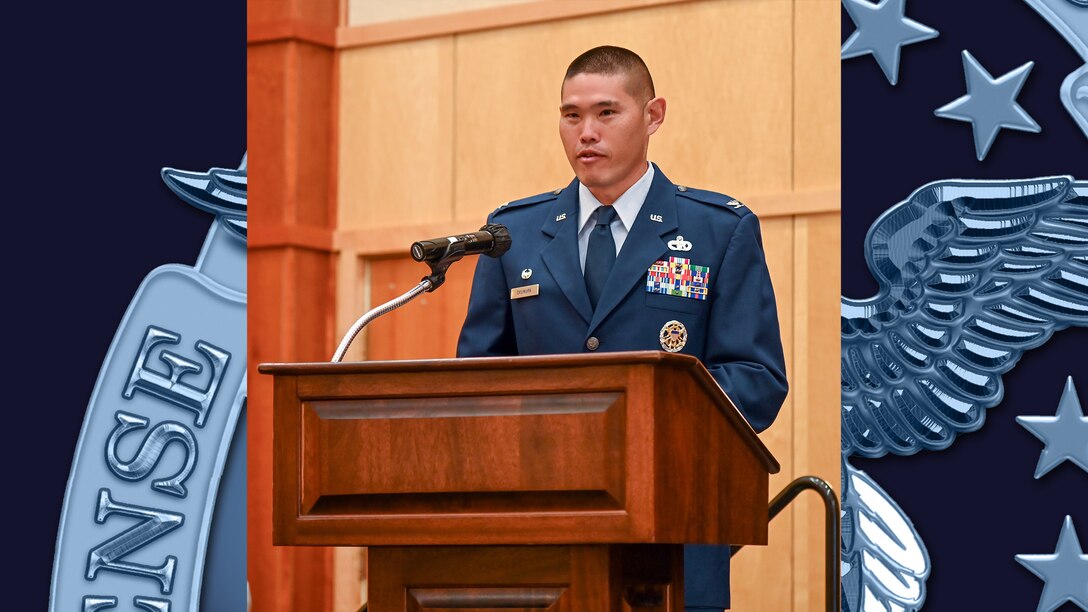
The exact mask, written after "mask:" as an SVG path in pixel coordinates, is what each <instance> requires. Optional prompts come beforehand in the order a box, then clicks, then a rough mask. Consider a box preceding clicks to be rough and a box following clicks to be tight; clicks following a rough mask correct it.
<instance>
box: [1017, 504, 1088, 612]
mask: <svg viewBox="0 0 1088 612" xmlns="http://www.w3.org/2000/svg"><path fill="white" fill-rule="evenodd" d="M1016 562H1017V563H1019V564H1020V565H1023V566H1024V567H1026V568H1028V569H1029V570H1031V573H1033V574H1035V575H1036V576H1038V577H1039V578H1042V580H1043V582H1045V583H1046V586H1044V587H1043V595H1042V597H1040V598H1039V607H1038V608H1037V609H1036V611H1037V612H1051V610H1057V609H1058V608H1059V607H1060V606H1061V605H1062V604H1063V603H1065V602H1067V601H1070V602H1073V603H1075V604H1077V605H1078V606H1080V607H1082V608H1084V609H1085V610H1088V578H1086V577H1088V555H1086V554H1084V552H1083V549H1081V547H1080V540H1078V539H1077V530H1076V529H1075V528H1074V527H1073V517H1071V516H1069V515H1066V517H1065V522H1064V523H1062V531H1061V533H1060V534H1058V547H1057V548H1055V549H1054V554H1052V555H1016Z"/></svg>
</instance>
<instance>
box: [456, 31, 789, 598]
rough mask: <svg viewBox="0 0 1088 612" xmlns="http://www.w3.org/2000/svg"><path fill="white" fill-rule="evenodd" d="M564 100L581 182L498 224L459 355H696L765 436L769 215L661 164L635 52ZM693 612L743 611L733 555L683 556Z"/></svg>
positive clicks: (652, 98)
mask: <svg viewBox="0 0 1088 612" xmlns="http://www.w3.org/2000/svg"><path fill="white" fill-rule="evenodd" d="M561 98H562V101H561V106H560V111H559V112H560V117H559V135H560V137H561V139H562V141H563V148H564V150H565V152H566V154H567V159H568V160H569V161H570V165H571V168H573V170H574V174H575V175H576V177H577V178H576V179H575V180H574V181H572V182H571V183H570V185H568V186H567V187H564V188H562V189H556V190H555V191H552V192H549V193H544V194H541V195H537V196H533V197H531V198H525V199H523V200H517V201H514V202H510V203H508V204H506V205H504V206H502V207H500V208H499V209H498V210H496V211H495V212H493V213H492V214H491V215H490V216H489V218H488V222H489V223H491V222H494V223H501V224H504V225H506V226H507V227H508V228H509V230H510V235H511V237H512V239H513V244H512V246H511V248H510V250H509V251H508V252H507V253H506V254H505V255H503V256H502V257H500V258H498V259H494V258H490V257H482V258H480V260H479V262H478V264H477V267H476V275H475V278H474V279H473V284H472V294H471V298H470V301H469V307H468V315H467V317H466V319H465V324H464V327H463V328H462V329H461V337H460V340H459V341H458V345H457V355H458V356H459V357H484V356H498V355H541V354H555V353H582V352H594V351H635V350H647V349H664V350H666V351H669V352H680V353H686V354H689V355H694V356H695V357H697V358H699V359H700V360H701V361H702V362H703V364H704V365H705V366H706V368H707V369H708V370H709V371H710V373H711V374H712V375H713V376H714V379H715V380H717V381H718V384H719V385H721V387H722V389H724V390H725V392H726V393H727V394H728V395H729V397H730V398H731V399H732V400H733V403H734V404H735V405H736V406H737V408H739V409H740V411H741V413H742V414H744V416H745V418H747V419H748V422H749V423H751V424H752V427H754V428H755V429H756V430H757V431H762V430H763V429H766V428H767V427H768V426H769V425H770V424H771V422H772V421H774V418H775V416H776V415H777V414H778V410H779V408H780V407H781V405H782V401H783V399H785V396H786V389H787V384H786V375H785V363H784V359H783V356H782V343H781V338H780V336H779V331H778V315H777V312H776V309H775V301H774V292H773V290H772V288H771V281H770V277H769V275H768V273H767V264H766V261H765V259H764V255H763V247H762V243H761V238H760V233H759V224H758V221H757V219H756V217H755V215H754V214H752V213H751V211H749V210H748V209H747V208H746V207H745V206H744V205H743V204H741V203H739V202H737V201H736V200H734V199H732V198H730V197H728V196H725V195H722V194H719V193H714V192H711V191H703V190H700V189H692V188H688V187H684V186H678V185H674V184H673V183H671V182H670V181H669V179H667V178H665V175H664V173H663V172H661V169H660V168H658V167H657V166H656V165H654V164H651V163H649V162H648V161H647V150H648V147H649V141H650V136H651V135H652V134H653V133H654V132H656V131H657V129H658V128H659V127H660V126H661V124H662V123H663V122H664V120H665V100H664V99H663V98H660V97H657V96H656V94H655V92H654V87H653V80H652V79H651V77H650V73H649V70H648V69H647V68H646V65H645V63H643V61H642V59H641V58H639V56H638V55H636V54H635V53H633V52H631V51H628V50H627V49H622V48H619V47H598V48H595V49H591V50H589V51H587V52H585V53H583V54H582V55H580V56H578V57H577V58H576V59H575V60H574V61H573V62H572V63H571V65H570V67H569V68H568V69H567V73H566V76H565V77H564V80H563V85H562V89H561ZM684 600H685V606H686V607H687V609H689V610H691V609H696V610H722V609H723V608H728V607H729V550H728V548H727V547H718V546H690V545H689V546H685V547H684Z"/></svg>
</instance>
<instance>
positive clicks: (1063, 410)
mask: <svg viewBox="0 0 1088 612" xmlns="http://www.w3.org/2000/svg"><path fill="white" fill-rule="evenodd" d="M1016 422H1017V423H1019V424H1020V425H1021V426H1022V427H1024V428H1025V429H1027V430H1028V431H1030V432H1031V434H1032V435H1033V436H1035V437H1036V438H1039V439H1040V440H1042V441H1043V443H1045V444H1046V448H1044V449H1043V452H1042V454H1041V455H1039V463H1038V465H1036V466H1035V478H1036V479H1038V478H1040V477H1041V476H1042V475H1043V474H1046V473H1047V472H1049V471H1050V470H1052V469H1054V468H1055V467H1057V466H1058V465H1059V464H1060V463H1061V462H1062V461H1065V460H1067V459H1068V460H1069V461H1072V462H1073V463H1075V464H1077V465H1079V466H1080V468H1081V469H1082V470H1084V471H1085V472H1088V417H1085V416H1084V411H1083V410H1082V409H1081V407H1080V399H1079V398H1078V397H1077V390H1076V388H1075V387H1074V386H1073V377H1072V376H1070V377H1068V378H1067V379H1066V380H1065V390H1064V391H1062V398H1061V399H1060V400H1058V413H1057V414H1056V415H1054V416H1052V417H1046V416H1018V417H1016Z"/></svg>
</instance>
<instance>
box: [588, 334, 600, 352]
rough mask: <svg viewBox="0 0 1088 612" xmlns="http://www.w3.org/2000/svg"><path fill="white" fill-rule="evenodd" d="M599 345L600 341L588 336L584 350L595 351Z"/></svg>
mask: <svg viewBox="0 0 1088 612" xmlns="http://www.w3.org/2000/svg"><path fill="white" fill-rule="evenodd" d="M600 345H601V341H600V340H598V339H597V337H596V336H590V337H589V340H586V348H587V349H589V350H591V351H595V350H597V347H598V346H600Z"/></svg>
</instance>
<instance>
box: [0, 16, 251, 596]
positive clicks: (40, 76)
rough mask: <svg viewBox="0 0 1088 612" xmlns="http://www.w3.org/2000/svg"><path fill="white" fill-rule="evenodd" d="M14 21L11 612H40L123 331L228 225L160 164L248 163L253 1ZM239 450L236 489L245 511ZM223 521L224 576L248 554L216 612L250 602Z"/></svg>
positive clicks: (9, 222) (240, 546)
mask: <svg viewBox="0 0 1088 612" xmlns="http://www.w3.org/2000/svg"><path fill="white" fill-rule="evenodd" d="M4 20H5V23H6V24H7V25H8V27H7V28H5V36H4V42H3V44H4V47H5V49H4V53H3V57H4V60H3V61H4V66H3V73H4V75H5V82H4V91H5V93H4V95H3V97H2V104H3V107H4V109H3V117H4V130H3V138H2V142H3V148H4V158H5V159H6V160H7V161H6V162H5V167H4V173H3V174H4V179H3V192H2V193H3V204H4V206H3V208H4V213H5V216H6V218H5V220H4V225H3V227H4V229H5V232H4V235H5V241H4V259H5V261H6V266H5V277H6V278H5V280H6V283H5V284H6V287H5V290H4V292H3V293H4V295H5V296H6V299H5V302H6V304H5V305H6V306H7V307H6V308H5V312H6V313H7V314H8V316H9V318H8V320H7V325H6V328H7V333H6V334H5V336H6V340H7V342H6V344H7V346H6V351H7V355H8V356H7V357H6V358H5V364H6V365H8V366H11V367H13V372H12V373H11V374H9V375H8V376H6V377H5V387H6V391H7V397H6V400H7V409H6V410H5V414H6V416H5V423H4V428H5V432H6V436H5V442H6V444H7V446H8V451H7V452H6V453H5V460H6V462H7V463H8V466H7V469H6V470H5V490H6V491H7V492H8V494H9V500H15V499H18V500H20V501H19V503H18V504H14V503H9V504H5V505H6V506H7V508H6V509H5V526H6V527H7V528H6V530H5V531H6V535H5V541H6V546H7V548H8V550H10V551H17V553H16V555H15V557H14V558H13V559H12V560H13V561H14V562H15V563H16V564H17V565H18V570H17V573H16V575H15V576H16V577H17V579H14V578H15V577H12V576H9V578H8V579H7V580H5V584H6V585H7V586H6V587H5V588H4V599H5V603H4V607H5V608H6V609H13V610H16V609H22V610H40V609H45V606H46V603H47V601H48V597H49V584H50V577H51V573H52V565H53V553H54V543H55V540H56V534H57V526H58V522H59V519H60V510H61V504H62V502H63V498H64V490H65V484H66V482H67V480H68V472H69V468H70V466H71V461H72V456H73V452H74V450H75V445H76V439H77V437H78V435H79V430H80V426H81V424H82V420H83V416H84V412H85V410H86V408H87V402H88V400H89V398H90V395H91V391H92V388H93V386H94V382H95V379H96V377H97V376H98V370H99V366H100V365H101V363H102V360H103V359H104V357H105V355H106V350H107V349H108V347H109V344H110V341H111V340H112V338H113V334H114V331H115V330H116V329H117V326H118V324H119V323H120V321H121V317H122V315H123V314H124V312H125V309H126V308H127V306H128V304H129V301H130V300H131V298H132V296H133V294H134V293H135V291H136V288H137V286H138V285H139V284H140V282H141V280H143V278H144V276H145V275H147V273H148V272H150V271H151V270H152V269H154V268H155V267H156V266H159V265H161V264H165V263H182V264H189V265H191V264H193V263H194V262H195V261H196V257H197V254H198V253H199V250H200V246H201V244H202V242H203V240H204V236H205V234H206V233H207V231H208V228H209V226H210V224H211V222H212V217H211V216H209V215H208V214H206V213H203V212H200V211H198V210H196V209H194V208H192V207H190V206H188V205H187V204H185V203H184V202H182V201H181V200H179V199H178V198H177V197H176V196H174V195H173V194H172V193H171V192H170V191H169V190H168V189H167V188H166V187H165V186H164V185H163V183H162V181H161V179H160V178H159V169H160V168H161V167H163V166H173V167H176V168H183V169H188V170H205V169H207V168H209V167H211V166H226V167H235V166H237V164H238V162H239V161H240V159H241V156H242V154H243V153H244V152H245V147H246V107H245V101H246V98H245V86H246V72H245V61H246V57H245V51H246V43H245V5H244V3H222V2H210V1H208V0H196V1H195V2H187V3H185V4H184V6H182V5H178V4H170V3H154V2H152V3H124V4H123V5H114V4H110V3H83V4H79V3H69V4H63V5H58V4H56V3H37V4H36V3H17V4H13V5H11V6H8V7H7V8H6V9H5V19H4ZM242 440H244V436H243V437H242ZM236 450H238V449H237V448H235V449H232V451H231V457H232V460H233V458H235V457H238V458H239V460H238V461H235V463H237V464H238V465H233V466H231V467H229V468H228V474H227V475H226V476H225V477H224V486H223V487H222V488H221V493H220V495H221V500H225V501H224V503H228V504H229V505H231V506H233V507H234V508H235V509H236V510H235V512H238V509H242V510H243V511H244V506H245V488H244V487H245V468H244V465H245V464H244V447H242V449H241V452H240V453H239V452H235V451H236ZM12 451H15V452H12ZM239 475H240V477H239ZM227 489H229V492H228V491H227ZM239 496H240V497H239ZM241 521H242V522H240V523H238V524H240V525H243V526H244V515H243V516H242V517H241ZM221 528H222V526H220V525H216V526H215V527H213V529H215V533H216V535H215V536H214V537H216V538H219V540H217V541H216V542H215V543H214V544H213V545H212V547H211V549H210V551H209V555H210V558H209V566H211V565H213V564H215V563H217V562H216V560H215V558H216V555H217V554H219V553H221V552H222V549H224V548H230V549H232V550H233V553H232V554H233V556H234V558H235V559H236V561H235V562H233V563H230V564H224V563H223V562H222V561H220V562H219V563H220V566H221V567H220V570H219V571H216V572H215V574H216V575H217V579H208V584H207V585H206V588H205V594H206V595H209V596H211V595H212V594H213V592H217V593H219V595H218V596H215V597H212V599H213V600H218V601H219V602H220V603H219V604H214V603H213V602H212V601H209V600H208V599H206V600H205V604H206V605H204V606H202V609H204V610H215V609H224V610H225V609H233V610H238V609H244V594H245V591H244V588H245V587H244V576H245V555H244V549H245V531H244V529H233V530H231V532H230V533H223V532H222V531H221ZM224 537H230V538H231V540H229V541H227V540H224V539H223V538H224ZM217 550H218V552H217ZM238 551H241V553H240V555H241V556H240V557H239V552H238ZM237 559H240V560H241V561H240V563H238V562H237ZM226 565H229V567H227V566H226ZM216 589H220V590H218V591H216ZM239 594H241V597H242V600H241V601H242V606H243V607H242V608H239V607H237V601H238V595H239ZM228 606H229V607H228ZM130 607H131V602H122V603H121V607H120V608H119V609H127V608H130Z"/></svg>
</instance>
